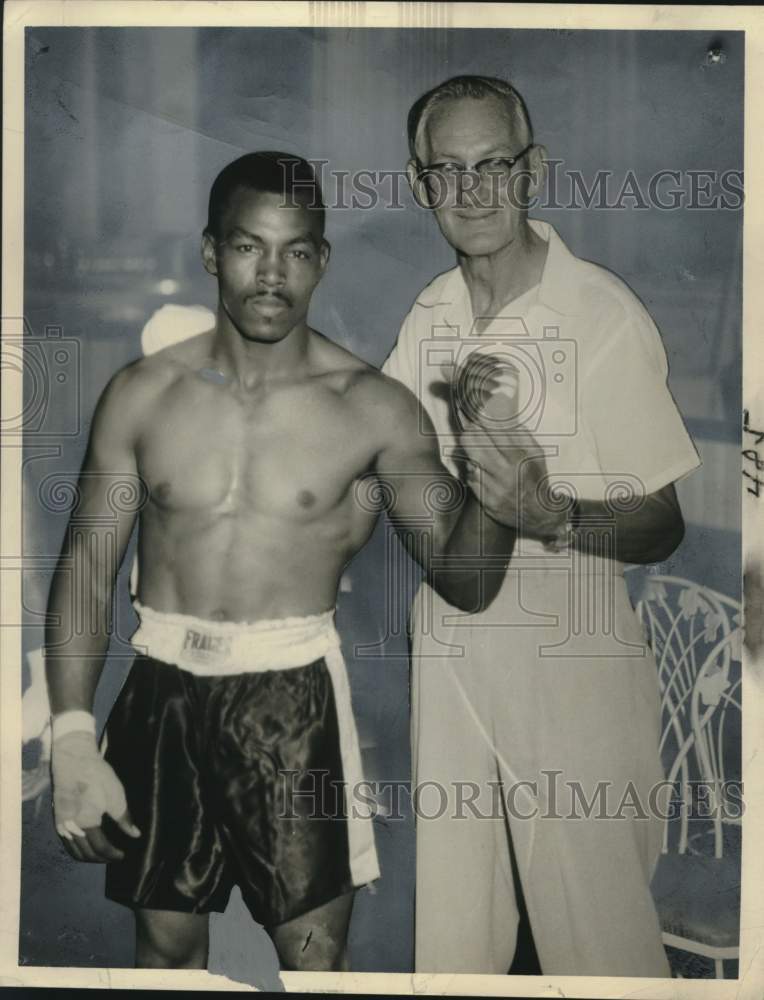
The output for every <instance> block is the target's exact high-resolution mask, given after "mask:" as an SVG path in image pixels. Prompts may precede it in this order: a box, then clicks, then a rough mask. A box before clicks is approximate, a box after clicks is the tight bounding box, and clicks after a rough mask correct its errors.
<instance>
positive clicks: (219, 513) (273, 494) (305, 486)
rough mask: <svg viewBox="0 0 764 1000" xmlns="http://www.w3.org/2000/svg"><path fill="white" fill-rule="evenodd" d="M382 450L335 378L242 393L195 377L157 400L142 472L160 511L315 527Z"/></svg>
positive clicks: (141, 450)
mask: <svg viewBox="0 0 764 1000" xmlns="http://www.w3.org/2000/svg"><path fill="white" fill-rule="evenodd" d="M376 447H377V445H376V442H375V435H374V430H373V428H372V427H369V426H367V422H366V421H365V420H364V418H363V413H362V410H361V408H359V406H358V402H357V400H356V399H355V398H354V394H353V392H352V390H351V391H346V390H345V388H344V387H343V386H342V384H341V382H340V383H339V387H338V380H337V379H334V380H332V379H327V378H311V379H307V380H304V381H300V382H291V383H290V382H283V383H279V384H274V385H265V384H259V385H254V386H253V387H252V388H249V389H246V390H244V389H241V388H240V387H238V386H233V385H226V384H214V383H213V384H209V382H207V381H205V379H204V378H202V377H193V376H190V377H188V378H186V379H183V380H182V381H181V382H180V383H179V384H178V385H175V386H173V387H172V389H171V390H169V391H168V392H167V393H166V394H165V395H164V396H163V398H162V399H161V400H160V402H159V404H158V406H157V408H156V414H155V417H154V419H153V420H152V421H151V426H150V430H148V431H147V432H146V433H145V434H144V435H143V437H142V439H141V441H140V443H139V447H138V465H139V472H140V474H141V475H142V476H143V478H144V480H145V481H146V483H147V485H148V487H149V492H150V497H151V506H152V507H153V508H154V509H155V510H156V509H158V510H163V511H165V512H166V513H168V514H169V513H172V512H178V513H181V512H187V513H197V514H199V515H202V516H205V515H206V516H209V517H210V518H212V519H217V518H222V517H225V516H227V515H229V516H231V515H232V516H254V515H258V514H261V515H266V516H275V517H278V518H279V519H284V520H288V521H295V522H309V521H314V520H316V519H319V518H322V517H326V516H327V515H328V514H329V513H330V512H332V511H334V510H335V509H336V508H337V507H338V505H340V504H341V503H342V501H343V500H345V499H346V498H347V497H348V494H349V492H350V491H351V489H352V486H353V483H354V480H355V479H356V478H357V477H358V476H360V475H362V474H363V473H364V472H366V471H367V470H368V468H369V467H370V465H371V464H372V463H373V461H374V458H375V453H376Z"/></svg>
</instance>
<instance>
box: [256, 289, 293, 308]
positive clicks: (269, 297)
mask: <svg viewBox="0 0 764 1000" xmlns="http://www.w3.org/2000/svg"><path fill="white" fill-rule="evenodd" d="M250 299H257V300H258V301H260V302H281V303H283V305H285V306H291V305H292V300H291V299H289V298H287V296H286V295H284V293H283V292H255V294H254V295H248V296H247V301H248V302H249V300H250Z"/></svg>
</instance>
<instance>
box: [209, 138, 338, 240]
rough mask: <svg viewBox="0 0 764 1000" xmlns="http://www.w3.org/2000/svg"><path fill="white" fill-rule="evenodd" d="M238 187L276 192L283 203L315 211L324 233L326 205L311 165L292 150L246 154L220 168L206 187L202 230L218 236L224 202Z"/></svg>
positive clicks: (227, 200) (226, 203) (228, 199)
mask: <svg viewBox="0 0 764 1000" xmlns="http://www.w3.org/2000/svg"><path fill="white" fill-rule="evenodd" d="M239 188H248V189H250V190H252V191H265V192H268V193H270V194H279V195H282V197H283V198H284V205H285V206H288V207H292V206H294V205H304V206H305V207H306V208H308V209H310V210H311V211H315V212H316V213H317V218H318V220H319V223H320V227H321V233H322V234H323V232H324V225H325V221H326V206H325V205H324V201H323V195H322V193H321V185H320V184H319V182H318V178H317V177H316V172H315V170H314V169H313V165H312V164H311V163H309V162H308V160H305V159H303V157H301V156H297V155H296V154H295V153H282V152H278V151H275V150H262V151H259V152H256V153H246V154H245V155H244V156H240V157H239V158H238V160H234V161H233V162H232V163H229V164H228V165H227V166H225V167H223V169H222V170H221V171H220V173H219V174H218V175H217V177H216V178H215V180H214V182H213V184H212V188H211V189H210V200H209V207H208V211H207V225H206V227H205V230H204V231H205V233H209V234H210V235H211V236H215V237H220V236H221V235H222V234H221V232H220V223H221V221H222V218H223V214H224V212H225V210H226V207H227V205H228V202H229V201H230V199H231V197H232V195H233V193H234V192H235V191H237V190H239Z"/></svg>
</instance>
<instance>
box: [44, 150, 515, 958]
mask: <svg viewBox="0 0 764 1000" xmlns="http://www.w3.org/2000/svg"><path fill="white" fill-rule="evenodd" d="M285 161H286V167H285ZM323 227H324V209H323V206H322V204H321V201H320V190H319V188H318V185H317V183H316V181H315V178H314V175H313V172H312V169H311V167H310V166H309V164H307V163H306V162H305V161H303V160H299V159H298V158H296V157H293V156H291V155H288V154H278V153H253V154H249V155H247V156H244V157H241V158H240V159H238V160H236V161H235V162H234V163H232V164H230V165H229V166H228V167H226V168H225V169H224V170H223V171H222V172H221V174H220V175H219V176H218V178H217V179H216V181H215V183H214V185H213V187H212V191H211V194H210V203H209V217H208V224H207V228H206V229H205V233H204V238H203V247H202V254H203V261H204V266H205V268H206V270H207V271H208V272H209V273H210V274H212V275H214V276H215V277H216V279H217V282H218V292H219V301H218V310H217V322H216V325H215V328H214V330H211V331H210V332H207V333H203V334H200V335H197V336H194V337H192V338H191V339H189V340H185V341H184V342H182V343H179V344H176V345H174V346H171V347H168V348H166V349H165V350H163V351H160V352H159V353H157V354H154V355H152V356H150V357H147V358H143V359H141V360H139V361H137V362H135V363H133V364H131V365H128V366H127V367H126V368H124V369H123V370H121V371H120V372H118V373H117V374H116V375H115V376H114V378H113V379H112V381H111V382H110V384H109V385H108V387H107V388H106V390H105V391H104V393H103V396H102V397H101V400H100V402H99V404H98V407H97V409H96V413H95V416H94V418H93V423H92V428H91V436H90V442H89V447H88V451H87V455H86V458H85V463H84V466H83V470H82V475H81V479H80V484H79V490H80V493H79V499H78V505H77V508H76V510H75V511H74V513H73V517H72V526H71V530H70V531H69V532H68V534H67V540H66V543H65V546H64V551H63V554H62V558H61V561H60V563H59V566H58V568H57V570H56V573H55V575H54V579H53V584H52V589H51V596H50V603H49V613H50V616H51V617H50V621H51V622H52V624H51V625H50V627H49V628H48V633H47V637H46V638H47V641H46V647H47V656H46V666H47V675H48V684H49V689H50V696H51V708H52V712H53V734H54V742H53V756H52V772H53V788H54V810H55V818H56V828H57V831H58V833H59V835H60V836H61V838H62V840H63V843H64V846H65V847H66V849H67V850H68V851H69V853H70V854H71V855H72V856H73V857H74V858H76V859H78V860H82V861H105V862H107V863H108V864H107V876H106V893H107V896H108V897H109V898H111V899H113V900H116V901H118V902H121V903H123V904H125V905H127V906H130V907H132V908H133V910H134V913H135V919H136V964H137V965H138V966H143V967H172V968H203V967H205V966H206V960H207V947H208V914H209V912H211V911H221V910H223V909H225V906H226V903H227V899H228V895H229V892H230V889H231V887H232V885H233V884H234V883H236V884H238V885H239V886H240V888H241V891H242V895H243V898H244V900H245V902H246V903H247V905H248V906H249V908H250V910H251V912H252V915H253V917H254V919H255V920H256V921H258V922H260V923H262V924H263V925H264V926H265V927H266V928H267V929H268V931H269V932H270V934H271V936H272V938H273V941H274V944H275V946H276V949H277V951H278V953H279V956H280V960H281V963H282V965H283V967H285V968H289V969H311V970H317V969H337V968H344V967H345V957H344V947H345V940H346V934H347V927H348V921H349V917H350V910H351V905H352V894H353V889H354V887H356V886H358V885H361V884H364V883H366V882H368V881H370V880H372V879H374V878H376V877H377V876H378V874H379V870H378V867H377V859H376V852H375V847H374V839H373V834H372V830H371V821H370V820H368V819H363V818H358V817H355V818H354V817H353V816H352V810H350V809H348V810H347V818H345V819H339V820H334V821H325V820H316V821H313V822H311V821H310V819H309V818H308V817H307V815H306V814H305V810H304V809H302V812H301V806H300V803H301V802H303V799H302V798H301V797H300V796H299V795H298V796H297V797H296V799H294V800H291V799H289V797H288V795H289V789H290V788H291V789H292V790H294V788H295V785H294V782H293V781H292V782H291V783H290V782H283V781H281V780H280V779H281V777H283V776H284V775H290V774H291V775H294V774H297V775H298V785H297V788H298V789H303V790H304V789H305V788H307V789H313V790H316V789H317V785H316V780H315V779H316V774H317V773H318V772H321V771H323V772H327V782H329V783H331V782H332V781H334V782H343V781H345V782H348V784H350V783H351V781H352V780H353V779H355V778H359V777H360V772H359V769H358V765H359V756H360V755H359V751H358V744H357V737H356V733H355V727H354V724H353V719H352V714H351V711H350V698H349V692H348V688H347V678H346V674H345V670H344V664H343V663H342V660H341V656H340V653H339V639H338V637H337V633H336V632H335V630H334V626H333V610H332V609H333V607H334V603H335V597H336V592H337V586H338V581H339V578H340V575H341V573H342V570H343V567H344V566H345V564H346V563H347V562H348V560H349V559H350V558H351V557H352V556H353V555H354V554H355V553H356V552H357V551H358V549H359V548H360V547H361V546H362V545H363V544H364V542H365V541H366V540H367V538H368V537H369V534H370V532H371V530H372V528H373V526H374V523H375V520H376V517H377V514H378V511H379V509H382V507H384V508H385V509H386V511H387V513H388V515H389V516H390V517H391V519H392V521H393V523H394V524H395V525H396V527H397V528H399V529H401V528H403V529H405V530H404V531H402V532H401V537H402V540H403V542H404V544H405V545H406V547H407V548H408V550H409V551H410V552H411V553H412V554H413V555H414V556H415V557H416V558H418V559H419V560H420V561H421V562H422V565H423V567H424V570H425V573H426V575H427V578H428V579H429V580H430V581H431V582H432V584H433V585H434V586H435V587H436V589H438V590H439V591H440V592H441V593H442V594H443V596H444V597H445V598H446V599H447V600H448V601H449V602H450V603H451V604H453V605H456V606H458V607H461V608H464V609H468V610H475V609H476V608H479V607H484V606H486V605H487V603H489V602H490V600H491V599H492V597H493V595H494V594H495V593H496V592H497V591H498V589H499V587H500V584H501V579H502V576H503V570H504V567H505V565H506V561H507V559H508V556H509V554H510V553H511V549H512V544H513V540H514V535H513V532H512V531H511V530H510V529H507V528H503V527H501V526H500V525H498V524H497V523H496V522H495V521H492V520H490V519H489V518H487V517H484V516H483V515H482V512H481V509H480V507H479V505H478V503H477V501H476V499H475V497H474V496H473V494H472V493H471V492H470V491H469V490H466V489H463V488H461V487H460V486H459V484H458V483H457V482H456V481H455V480H454V479H452V477H451V476H450V474H449V473H448V472H447V471H446V469H445V468H444V467H443V465H442V464H441V462H440V459H439V456H438V450H437V447H436V444H435V437H434V436H433V434H432V433H431V430H432V428H431V427H430V425H429V420H428V418H427V417H426V416H425V415H424V414H423V411H422V410H421V409H420V408H419V405H418V403H417V402H416V400H415V398H414V396H413V395H412V394H411V393H410V392H409V391H408V390H407V389H406V388H404V387H403V386H402V385H401V384H400V383H398V382H396V381H394V380H392V379H388V378H387V377H385V376H383V375H381V374H380V373H379V372H377V371H376V370H375V369H372V368H370V367H369V366H368V365H366V364H365V363H364V362H362V361H360V360H359V359H358V358H356V357H354V356H353V355H352V354H349V353H348V352H347V351H345V350H343V349H342V348H341V347H339V346H338V345H336V344H334V343H332V342H331V341H330V340H327V339H326V338H325V337H324V336H322V334H320V333H318V332H317V331H315V330H312V329H311V328H310V327H309V326H308V325H307V321H306V315H307V311H308V305H309V303H310V299H311V295H312V293H313V291H314V289H315V287H316V285H317V284H318V282H319V280H320V278H321V276H322V274H323V272H324V269H325V268H326V264H327V260H328V257H329V246H328V244H327V243H326V241H325V240H324V238H323ZM423 430H424V432H425V433H422V431H423ZM125 483H128V484H133V485H134V486H135V485H136V484H138V486H139V489H137V490H136V493H138V492H140V490H143V491H144V494H145V495H144V497H143V502H141V501H140V500H138V501H137V502H136V503H133V504H125V503H121V504H115V503H114V502H113V501H114V495H115V494H114V490H115V488H116V487H117V486H118V484H122V485H123V486H124V484H125ZM433 486H435V487H436V489H437V488H438V487H440V488H442V489H441V492H440V496H441V497H442V496H444V495H445V493H449V491H450V495H452V496H455V497H457V498H459V499H458V502H457V503H456V504H453V503H452V504H448V503H446V504H440V505H438V504H433V503H432V496H433V492H432V489H431V488H432V487H433ZM443 491H445V493H444V492H443ZM139 508H140V510H139ZM441 508H442V509H441ZM138 514H139V515H140V517H139V536H138V554H139V565H140V570H141V572H140V576H139V581H138V589H137V594H136V600H135V608H136V611H137V613H138V615H139V618H140V626H139V629H138V632H137V633H136V634H135V635H134V636H133V643H134V645H135V646H136V647H137V649H138V655H137V657H136V660H135V663H134V664H133V667H132V669H131V672H130V675H129V678H128V680H127V682H126V683H125V686H124V688H123V689H122V691H121V693H120V695H119V697H118V700H117V702H116V704H115V706H114V708H113V709H112V712H111V715H110V717H109V720H108V722H107V725H106V729H105V734H104V739H103V743H102V748H101V750H102V753H103V754H104V756H102V753H100V752H99V749H98V746H97V744H96V739H95V722H94V718H93V716H92V714H91V713H92V706H93V697H94V693H95V690H96V686H97V683H98V679H99V676H100V673H101V670H102V667H103V662H104V659H105V656H106V652H107V648H108V643H109V634H108V626H105V625H104V622H105V621H107V620H108V617H109V616H108V611H109V609H110V608H111V604H112V598H113V593H114V585H115V578H116V571H117V568H118V566H119V564H120V562H121V561H122V558H123V556H124V552H125V549H126V546H127V543H128V540H129V538H130V534H131V531H132V529H133V526H134V523H135V521H136V518H137V517H138ZM105 515H107V516H106V517H105V518H104V516H105ZM109 516H112V517H116V536H115V537H116V542H115V545H114V549H115V551H113V553H112V556H111V558H108V557H106V556H104V555H103V554H102V553H103V552H105V551H107V549H108V546H104V545H103V544H102V543H103V541H104V540H105V539H106V535H107V534H108V533H109V532H112V537H114V534H113V533H114V531H115V527H114V522H113V521H109ZM75 519H76V525H75ZM83 526H84V528H83ZM75 527H76V529H77V530H74V529H75ZM479 552H482V553H483V554H488V555H491V554H493V555H494V556H496V557H497V558H496V559H494V561H493V563H492V566H493V569H492V570H491V569H487V568H486V566H487V564H485V563H484V564H483V567H482V568H481V567H480V565H479V563H478V561H477V558H476V556H477V555H478V553H479ZM99 553H101V554H99ZM449 557H456V563H457V564H458V565H457V566H456V568H452V569H451V570H450V571H445V570H437V566H436V561H437V560H438V559H440V560H441V566H442V560H443V559H446V558H449ZM467 557H472V558H471V559H469V558H467ZM460 558H461V562H460ZM300 782H304V783H303V784H300ZM323 787H324V786H323V785H321V786H320V788H323ZM327 787H328V786H327ZM320 788H319V789H318V790H317V791H316V794H315V795H314V796H313V804H312V806H311V808H313V809H315V807H316V803H317V805H318V808H319V810H321V809H330V808H331V803H330V802H329V801H328V799H327V800H324V799H323V798H322V792H321V790H320ZM327 794H328V793H327ZM307 798H308V799H309V798H310V797H309V796H308V797H307Z"/></svg>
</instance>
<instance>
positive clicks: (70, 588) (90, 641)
mask: <svg viewBox="0 0 764 1000" xmlns="http://www.w3.org/2000/svg"><path fill="white" fill-rule="evenodd" d="M133 377H134V376H133V375H132V373H131V372H130V371H123V372H120V373H119V374H118V375H117V376H115V378H114V379H113V380H112V381H111V383H110V384H109V386H108V387H107V389H106V390H105V392H104V393H103V395H102V397H101V399H100V401H99V403H98V406H97V408H96V412H95V415H94V418H93V424H92V428H91V434H90V441H89V444H88V449H87V453H86V456H85V461H84V464H83V467H82V471H81V473H80V477H79V482H78V494H77V500H76V504H75V507H74V510H73V511H72V515H71V519H70V522H69V526H68V529H67V533H66V537H65V540H64V545H63V549H62V552H61V556H60V558H59V561H58V565H57V567H56V570H55V573H54V575H53V580H52V584H51V590H50V597H49V601H48V620H49V624H48V626H47V628H46V635H45V646H46V655H45V670H46V675H47V681H48V690H49V694H50V704H51V711H52V713H53V751H52V770H53V787H54V810H55V813H56V827H57V830H58V832H59V834H60V835H61V836H62V838H63V839H64V843H65V846H66V847H67V850H69V853H70V854H72V855H73V856H74V857H76V858H77V859H78V860H88V861H101V860H109V859H111V858H117V857H121V856H122V854H121V852H119V851H117V850H116V849H115V848H113V847H112V846H111V845H110V844H109V843H108V841H106V839H105V838H104V836H103V833H102V832H101V830H100V823H101V819H102V815H103V812H109V813H110V814H111V815H112V816H113V818H114V819H115V820H117V821H118V822H119V823H120V826H122V828H123V829H124V831H125V832H127V833H130V834H131V835H133V836H135V832H134V828H133V827H132V824H131V822H130V820H129V818H128V817H127V816H126V804H125V803H124V793H123V791H122V787H121V784H120V783H119V782H118V780H117V778H116V776H115V775H114V773H113V772H112V771H111V768H109V766H108V764H106V762H105V761H104V760H103V758H101V756H100V754H99V753H98V749H97V747H96V745H95V723H94V721H93V720H92V708H93V698H94V695H95V690H96V687H97V684H98V679H99V677H100V675H101V671H102V669H103V664H104V659H105V656H106V652H107V649H108V645H109V637H110V629H111V613H112V600H113V596H114V585H115V581H116V577H117V572H118V570H119V566H120V563H121V562H122V559H123V557H124V554H125V549H126V548H127V544H128V541H129V539H130V534H131V532H132V529H133V525H134V524H135V518H136V513H137V510H138V509H139V507H140V505H141V503H142V501H143V500H145V498H146V494H145V491H144V488H143V486H142V484H141V482H140V480H139V478H138V473H137V468H136V462H135V452H134V435H135V420H136V416H135V415H136V413H139V412H140V407H139V406H136V400H135V399H134V398H132V397H133V396H134V393H132V392H131V391H130V383H131V380H132V378H133ZM89 827H92V828H93V829H92V830H89V829H88V828H89Z"/></svg>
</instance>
